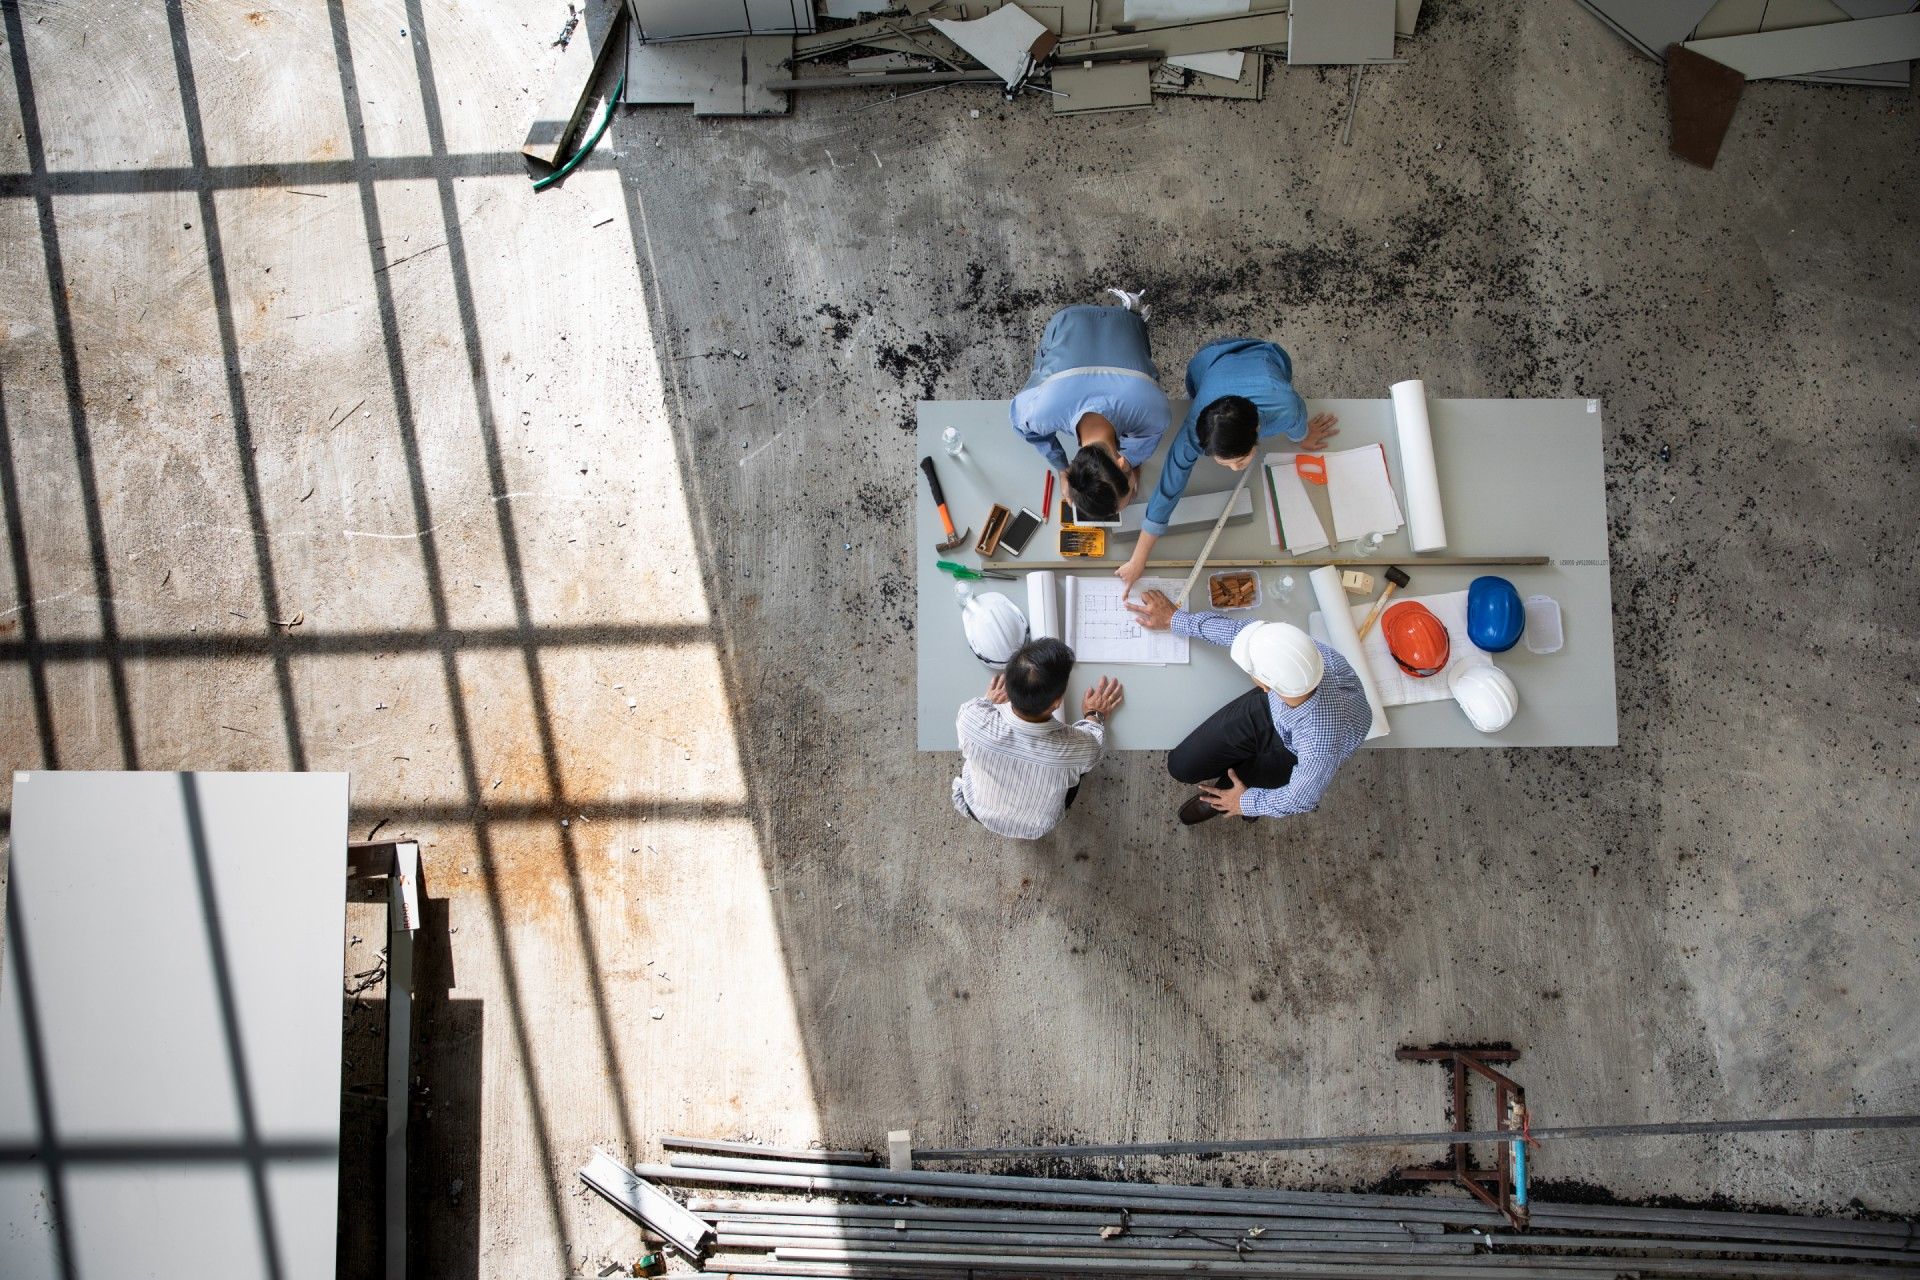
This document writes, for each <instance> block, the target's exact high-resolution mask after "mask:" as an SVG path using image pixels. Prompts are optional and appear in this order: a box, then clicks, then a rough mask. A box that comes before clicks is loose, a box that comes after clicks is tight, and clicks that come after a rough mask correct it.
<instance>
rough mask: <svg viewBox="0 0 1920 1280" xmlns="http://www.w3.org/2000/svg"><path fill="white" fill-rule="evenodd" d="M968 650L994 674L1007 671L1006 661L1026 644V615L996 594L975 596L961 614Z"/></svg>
mask: <svg viewBox="0 0 1920 1280" xmlns="http://www.w3.org/2000/svg"><path fill="white" fill-rule="evenodd" d="M960 625H961V626H962V627H964V628H965V629H966V633H967V648H969V649H971V650H973V656H974V657H976V658H978V659H980V661H982V662H984V663H986V664H987V665H988V666H989V667H991V668H993V669H994V670H995V671H1002V670H1005V669H1006V665H1007V659H1009V658H1011V657H1013V654H1014V651H1015V650H1016V649H1018V648H1019V647H1020V646H1021V645H1023V644H1025V643H1026V642H1027V615H1026V614H1024V613H1021V612H1020V606H1019V605H1017V604H1015V603H1014V602H1013V601H1011V600H1009V599H1007V598H1006V597H1005V596H1003V595H1001V594H1000V593H999V592H997V591H989V592H987V593H986V594H984V595H977V596H974V597H973V598H972V599H970V600H968V601H967V604H966V608H965V609H964V610H963V611H962V613H961V615H960Z"/></svg>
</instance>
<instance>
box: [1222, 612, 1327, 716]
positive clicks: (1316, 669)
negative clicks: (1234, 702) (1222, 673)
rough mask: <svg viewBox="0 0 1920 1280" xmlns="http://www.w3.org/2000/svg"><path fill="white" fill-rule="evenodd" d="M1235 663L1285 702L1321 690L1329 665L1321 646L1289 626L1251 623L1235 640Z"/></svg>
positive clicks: (1294, 627)
mask: <svg viewBox="0 0 1920 1280" xmlns="http://www.w3.org/2000/svg"><path fill="white" fill-rule="evenodd" d="M1232 653H1233V662H1234V665H1235V666H1237V667H1239V668H1240V669H1241V670H1242V671H1244V672H1246V673H1247V674H1248V675H1250V676H1252V677H1253V678H1254V679H1255V680H1258V681H1259V682H1260V683H1261V684H1264V685H1266V686H1267V687H1268V688H1269V689H1272V690H1273V691H1274V692H1275V693H1277V694H1279V695H1280V696H1281V697H1283V698H1298V697H1302V696H1304V695H1306V694H1309V693H1312V692H1313V691H1314V690H1315V689H1317V688H1319V687H1320V677H1321V676H1322V675H1325V674H1326V663H1325V662H1324V661H1322V659H1321V657H1320V646H1319V645H1317V644H1315V643H1314V642H1313V637H1312V636H1309V635H1308V634H1307V633H1306V632H1304V631H1302V630H1301V629H1300V628H1298V627H1296V626H1294V625H1293V624H1292V623H1288V622H1249V623H1248V624H1247V625H1246V626H1244V627H1242V628H1240V634H1238V635H1236V636H1235V637H1234V638H1233V649H1232Z"/></svg>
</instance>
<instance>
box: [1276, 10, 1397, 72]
mask: <svg viewBox="0 0 1920 1280" xmlns="http://www.w3.org/2000/svg"><path fill="white" fill-rule="evenodd" d="M1394 21H1395V10H1394V0H1293V6H1292V9H1291V10H1290V11H1289V13H1288V15H1287V65H1288V66H1329V65H1335V64H1341V65H1344V64H1350V63H1356V62H1389V61H1391V60H1392V59H1393V27H1394Z"/></svg>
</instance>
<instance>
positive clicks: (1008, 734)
mask: <svg viewBox="0 0 1920 1280" xmlns="http://www.w3.org/2000/svg"><path fill="white" fill-rule="evenodd" d="M1072 674H1073V650H1072V649H1070V648H1068V647H1067V646H1066V645H1065V644H1063V643H1061V642H1060V641H1058V640H1034V641H1030V642H1029V643H1027V644H1025V645H1022V646H1021V647H1020V648H1019V649H1017V650H1015V651H1014V654H1013V656H1012V657H1011V658H1009V659H1008V660H1007V669H1006V671H1005V672H1004V673H1002V674H998V675H995V676H994V677H993V679H992V681H990V682H989V683H988V685H987V692H986V693H985V694H984V695H983V696H981V697H978V698H974V699H973V700H971V701H969V702H967V703H965V704H964V705H962V706H961V708H960V716H959V720H958V728H959V731H960V756H961V766H960V776H959V777H957V778H955V779H954V780H953V807H954V809H955V810H957V811H958V812H959V813H960V814H961V815H962V816H963V817H968V818H972V819H973V820H974V821H975V822H978V823H979V824H980V825H981V826H983V827H985V828H986V829H987V830H989V831H991V832H993V833H994V834H995V835H1002V836H1009V837H1011V838H1013V839H1015V840H1038V839H1039V838H1040V837H1041V836H1044V835H1046V834H1047V832H1049V831H1051V830H1053V829H1054V827H1055V826H1056V825H1058V824H1059V822H1060V819H1061V818H1062V817H1063V816H1064V815H1065V814H1066V811H1067V807H1068V806H1069V805H1071V804H1072V803H1073V798H1074V796H1075V795H1076V794H1078V792H1079V790H1080V779H1081V777H1082V776H1083V775H1084V774H1085V773H1086V772H1087V770H1089V769H1091V768H1093V766H1094V765H1096V764H1098V763H1099V762H1100V754H1101V752H1102V751H1104V750H1105V749H1106V742H1107V719H1108V717H1110V716H1111V715H1112V714H1113V712H1114V709H1115V708H1117V707H1118V706H1119V705H1120V698H1121V689H1120V682H1119V681H1118V680H1115V679H1114V678H1113V677H1111V676H1102V677H1101V678H1100V681H1099V683H1097V684H1095V685H1094V686H1093V688H1091V689H1089V690H1087V691H1086V693H1085V694H1084V695H1082V697H1081V699H1080V713H1081V716H1080V719H1079V721H1077V722H1076V723H1074V724H1071V725H1069V724H1066V723H1065V722H1063V721H1061V720H1058V719H1056V718H1055V716H1054V713H1055V712H1057V711H1059V710H1060V707H1061V705H1062V704H1063V703H1065V702H1066V700H1067V679H1068V677H1070V676H1071V675H1072Z"/></svg>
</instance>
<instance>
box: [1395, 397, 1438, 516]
mask: <svg viewBox="0 0 1920 1280" xmlns="http://www.w3.org/2000/svg"><path fill="white" fill-rule="evenodd" d="M1393 421H1394V424H1395V426H1397V427H1398V428H1399V432H1400V483H1401V484H1402V485H1404V486H1405V488H1406V495H1407V540H1408V541H1409V542H1411V543H1412V544H1413V549H1414V550H1415V551H1438V550H1439V549H1440V548H1442V547H1444V546H1446V545H1447V517H1446V515H1445V513H1444V512H1442V511H1441V509H1440V473H1439V471H1438V470H1437V469H1436V468H1435V467H1434V464H1433V426H1432V424H1430V423H1429V422H1428V421H1427V384H1426V383H1424V382H1422V381H1420V379H1418V378H1411V379H1408V380H1407V381H1406V382H1396V383H1394V384H1393Z"/></svg>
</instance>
